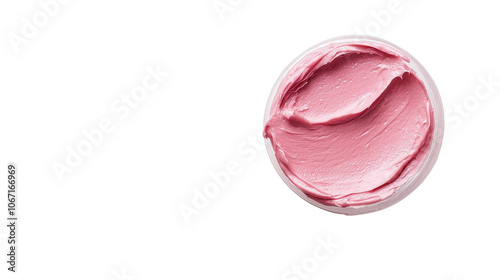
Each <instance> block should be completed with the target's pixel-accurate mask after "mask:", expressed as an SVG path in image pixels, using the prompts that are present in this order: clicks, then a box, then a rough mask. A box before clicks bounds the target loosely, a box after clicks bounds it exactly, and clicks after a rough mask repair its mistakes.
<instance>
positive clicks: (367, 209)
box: [264, 35, 444, 215]
mask: <svg viewBox="0 0 500 280" xmlns="http://www.w3.org/2000/svg"><path fill="white" fill-rule="evenodd" d="M340 42H342V43H356V42H375V43H378V44H382V45H387V46H389V47H391V48H394V49H396V50H399V51H400V52H401V53H403V54H404V55H406V56H407V57H408V58H409V60H410V61H409V63H406V64H407V65H408V67H410V69H412V70H413V71H415V73H416V75H417V77H418V78H419V79H420V80H421V81H422V82H423V84H424V86H425V88H426V90H427V95H428V97H429V100H430V102H431V105H432V109H433V112H434V131H433V132H432V133H433V135H432V143H431V147H430V150H429V152H428V154H427V157H426V159H425V160H424V162H423V164H422V165H421V166H420V168H419V170H417V172H416V173H415V174H414V176H413V177H412V178H409V179H408V180H407V181H406V182H405V183H404V184H403V185H401V186H400V187H399V188H398V189H397V190H396V191H395V192H394V193H393V194H392V195H391V196H389V197H387V198H386V199H383V200H381V201H379V202H376V203H372V204H366V205H360V206H347V207H340V206H332V205H324V204H322V203H320V202H318V201H316V200H314V199H312V198H310V197H308V196H307V195H306V194H304V193H303V192H302V190H300V189H299V188H298V187H296V186H295V185H294V184H293V183H292V182H291V181H290V180H289V178H288V177H287V176H286V175H285V173H284V172H283V170H282V169H281V167H280V165H279V163H278V160H277V159H276V156H275V154H274V149H273V146H272V144H271V141H270V140H269V139H267V138H266V139H265V144H266V149H267V153H268V155H269V158H270V159H271V162H272V164H273V166H274V168H275V169H276V171H277V172H278V174H279V175H280V177H281V179H283V181H284V182H285V184H286V185H288V187H290V189H291V190H292V191H294V192H295V193H296V194H297V195H298V196H300V197H302V199H304V200H305V201H307V202H309V203H310V204H312V205H314V206H316V207H319V208H321V209H324V210H327V211H330V212H334V213H338V214H345V215H358V214H366V213H371V212H375V211H378V210H381V209H384V208H387V207H389V206H392V205H394V204H396V203H397V202H399V201H401V200H402V199H403V198H405V197H406V196H408V195H409V194H410V193H411V192H413V191H414V190H415V189H416V188H417V187H418V186H419V185H420V184H421V183H422V182H423V181H424V179H425V178H426V177H427V175H428V174H429V173H430V171H431V169H432V168H433V167H434V164H435V163H436V161H437V158H438V155H439V151H440V149H441V144H442V141H443V133H444V110H443V104H442V101H441V97H440V96H439V92H438V89H437V87H436V84H435V83H434V81H433V80H432V78H431V76H430V75H429V73H427V71H426V70H425V69H424V67H423V66H422V65H421V64H420V63H419V62H418V61H417V60H416V59H415V58H414V57H413V56H412V55H411V54H409V53H408V52H406V51H405V50H403V49H401V48H400V47H398V46H396V45H394V44H392V43H390V42H387V41H385V40H382V39H379V38H376V37H371V36H353V35H349V36H342V37H336V38H333V39H330V40H326V41H323V42H321V43H319V44H317V45H315V46H313V47H311V48H310V49H308V50H306V51H305V52H303V53H302V54H301V55H299V56H298V57H297V58H296V59H295V60H293V61H292V63H290V64H289V65H288V67H286V68H285V70H283V72H282V73H281V75H280V76H279V78H278V80H277V81H276V83H275V84H274V87H273V89H272V91H271V94H270V96H269V100H268V102H267V107H266V111H265V115H264V126H265V125H266V123H267V121H268V120H269V118H270V117H271V116H270V113H271V106H272V103H273V100H274V98H275V96H276V93H277V91H278V88H279V86H280V84H281V82H282V80H283V78H284V77H285V76H286V75H287V73H288V72H289V71H290V69H291V68H292V67H293V66H294V65H295V64H296V63H297V62H299V61H300V60H301V59H302V58H304V56H306V55H307V54H308V53H310V52H312V51H315V50H317V49H320V48H322V47H325V46H327V45H329V44H331V43H340Z"/></svg>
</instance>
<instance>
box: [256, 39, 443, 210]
mask: <svg viewBox="0 0 500 280" xmlns="http://www.w3.org/2000/svg"><path fill="white" fill-rule="evenodd" d="M408 61H409V59H408V58H407V57H405V55H403V54H402V53H400V52H399V51H398V50H396V49H394V48H393V47H391V46H388V45H385V44H381V43H373V42H369V41H366V42H363V41H362V42H356V43H330V44H328V45H326V46H323V47H321V48H319V49H316V50H314V51H311V52H309V53H308V54H306V55H305V56H304V57H302V59H300V60H299V61H298V62H297V63H296V64H295V65H294V66H292V67H291V68H290V70H289V71H288V72H287V73H286V75H285V76H284V77H283V79H282V81H281V84H280V85H279V87H278V90H277V92H276V95H275V97H274V100H273V102H272V105H271V111H270V117H269V119H268V121H267V123H266V124H265V129H264V136H265V137H266V138H268V139H269V140H270V141H271V144H272V147H273V149H274V152H275V156H276V159H277V161H278V163H279V166H280V167H281V169H282V170H283V172H284V174H285V175H286V176H287V177H288V179H289V180H290V181H291V182H292V184H293V185H295V186H296V187H297V188H299V189H300V190H301V191H302V192H304V193H305V194H306V195H307V196H309V197H310V198H312V199H314V200H316V201H318V202H320V203H322V204H325V205H335V206H340V207H347V206H359V205H365V204H371V203H375V202H378V201H381V200H383V199H385V198H387V197H389V196H391V195H392V194H393V193H394V192H395V191H396V190H397V189H398V188H399V187H400V186H402V185H403V184H405V183H406V182H407V181H408V180H409V179H411V178H412V175H414V174H415V172H416V171H418V168H419V167H420V166H421V165H422V164H423V162H424V161H425V159H426V156H427V154H428V153H429V148H430V142H431V140H432V132H433V123H434V119H433V110H432V106H431V104H430V100H429V98H428V95H427V92H426V89H425V86H424V85H423V83H422V81H421V80H420V79H419V78H418V76H417V75H416V74H415V73H414V72H413V71H412V70H411V69H410V68H409V67H408V65H407V62H408Z"/></svg>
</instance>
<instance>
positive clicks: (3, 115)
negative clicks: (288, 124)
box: [0, 0, 500, 280]
mask: <svg viewBox="0 0 500 280" xmlns="http://www.w3.org/2000/svg"><path fill="white" fill-rule="evenodd" d="M47 1H48V0H41V3H46V2H47ZM226 1H227V0H222V1H220V3H219V2H217V1H216V2H214V1H213V0H204V1H201V0H198V1H153V0H141V1H118V0H114V1H96V0H86V1H81V0H70V1H68V3H67V4H64V5H62V4H60V5H59V10H58V11H57V12H54V13H53V15H52V17H50V18H49V19H48V22H47V23H46V25H45V26H41V27H39V28H37V29H38V31H37V32H36V33H35V35H33V36H32V38H25V41H23V43H21V44H20V45H19V46H17V45H15V44H13V43H12V42H11V39H12V38H13V37H12V36H16V35H17V36H23V35H22V30H23V27H24V25H25V24H26V23H25V22H24V21H23V18H24V17H26V18H27V19H28V20H29V21H30V22H33V16H34V15H40V14H39V12H40V11H42V12H43V9H42V8H41V6H40V4H39V3H38V2H37V1H34V0H33V1H1V3H0V33H1V34H2V40H0V93H1V99H0V124H1V127H0V128H1V140H0V143H1V145H0V163H1V166H0V169H3V170H5V171H0V174H4V175H2V177H4V179H2V181H3V183H1V184H0V185H2V186H3V187H2V188H1V190H2V191H1V196H0V197H1V203H0V213H1V214H0V217H5V218H6V215H7V211H6V210H7V206H6V187H5V186H6V183H7V182H6V180H7V178H6V176H7V175H6V169H7V163H8V162H15V163H17V165H18V169H19V174H18V175H19V194H18V195H19V205H18V207H19V208H18V216H19V219H20V220H19V232H18V238H19V240H18V241H19V244H18V248H19V249H18V252H17V254H18V264H17V265H18V266H17V269H18V273H16V274H14V273H11V272H8V271H7V264H6V263H5V262H4V261H2V264H1V265H0V271H1V272H0V275H1V276H0V278H1V279H9V280H10V279H52V280H58V279H75V280H78V279H106V280H110V279H114V280H122V279H123V280H128V279H137V280H141V279H143V280H146V279H301V278H300V277H299V276H293V274H290V271H291V269H292V267H294V266H302V265H303V264H304V263H305V264H306V266H308V267H307V269H308V270H309V272H308V273H307V275H305V276H307V277H308V278H307V279H353V280H354V279H384V280H389V279H394V280H395V279H407V280H413V279H415V280H416V279H440V280H446V279H449V280H456V279H500V272H499V271H498V264H499V263H500V255H499V253H498V252H500V238H499V236H500V228H499V213H500V203H498V200H499V195H500V183H499V180H498V176H499V163H498V162H499V158H500V145H499V143H500V132H499V129H500V125H499V121H500V110H498V108H499V106H500V85H499V84H498V82H496V83H497V84H496V85H495V86H494V87H492V88H491V92H490V94H489V95H488V96H487V97H484V95H483V96H482V97H483V98H482V100H479V99H478V98H477V97H476V95H475V92H476V90H478V91H479V92H482V93H483V94H485V93H487V91H486V90H485V88H484V86H483V85H482V83H481V82H480V80H481V79H488V77H490V79H492V80H493V81H500V69H499V59H500V52H499V50H500V39H499V38H500V37H499V36H498V26H499V19H498V18H499V17H498V11H499V8H500V7H499V6H498V5H495V4H496V3H495V1H431V0H428V1H424V0H421V1H409V0H400V1H397V2H398V3H399V4H398V3H396V4H392V3H391V1H390V0H377V1H373V0H371V1H368V0H366V1H346V0H344V1H331V0H324V1H319V0H317V1H291V0H286V1H285V0H281V1H255V0H242V1H236V0H232V1H229V2H226ZM392 2H393V1H392ZM214 3H216V4H218V5H219V6H220V7H223V4H226V5H230V6H229V7H231V9H229V10H227V11H225V12H221V11H219V12H218V11H217V10H216V9H215V8H214V6H213V5H214ZM221 3H222V4H221ZM465 3H467V4H465ZM231 5H232V6H231ZM391 5H393V6H391ZM394 5H395V6H394ZM394 7H396V9H395V10H394ZM226 8H227V7H226ZM37 13H38V14H37ZM388 14H389V16H387V15H388ZM41 16H42V18H40V19H42V20H43V15H41ZM377 19H378V21H377ZM359 30H368V33H369V34H372V35H377V36H379V37H381V38H383V39H386V40H389V41H391V42H393V43H395V44H397V45H399V46H400V47H402V48H403V49H405V50H407V51H408V52H410V53H411V54H412V55H414V56H415V57H416V58H417V59H419V61H420V62H421V63H422V64H423V65H424V66H425V67H426V69H427V70H428V71H429V73H430V74H431V75H432V77H433V78H434V80H435V82H436V84H437V86H438V88H439V90H440V92H441V95H442V99H443V103H444V106H445V109H447V110H448V112H447V117H448V122H447V124H448V126H447V128H446V135H447V139H446V141H445V143H444V146H443V149H442V151H441V155H440V158H439V160H438V162H437V164H436V166H435V168H434V169H433V171H432V172H431V174H430V175H429V177H428V178H427V179H426V180H425V182H424V183H423V184H422V185H421V186H420V187H419V188H418V189H417V190H416V191H415V192H414V193H413V194H411V195H410V196H409V197H407V198H406V199H404V200H403V201H401V202H400V203H398V204H397V205H395V206H393V207H391V208H389V209H386V210H383V211H380V212H377V213H372V214H368V215H362V216H355V217H347V216H342V215H336V214H332V213H328V212H326V211H323V210H320V209H317V208H315V207H313V206H311V205H309V204H308V203H306V202H304V201H303V200H302V199H300V198H299V197H298V196H296V195H295V194H294V193H293V192H292V191H291V190H289V188H288V187H287V186H286V185H285V184H284V183H283V182H282V181H281V179H280V178H279V176H278V175H277V173H276V172H275V170H274V169H273V167H272V165H271V163H270V161H269V159H268V157H267V153H266V152H265V151H263V150H261V148H262V147H261V146H260V145H255V146H253V145H252V144H251V141H252V139H253V138H254V137H257V136H259V137H260V132H261V129H262V119H263V114H264V108H265V104H266V102H267V98H268V94H269V92H270V90H271V88H272V86H273V83H274V82H275V80H276V79H277V77H278V76H279V74H280V73H281V71H282V70H283V68H285V66H286V65H287V64H288V63H289V62H290V61H291V60H293V59H294V58H295V57H296V56H297V55H298V54H300V53H301V52H303V51H304V50H305V49H307V48H309V47H310V46H312V45H314V44H316V43H318V42H320V41H323V40H325V39H328V38H331V37H335V36H340V35H346V34H352V33H355V32H359ZM13 34H16V35H13ZM16 38H17V37H16ZM16 49H18V51H17V52H16ZM157 65H159V67H160V68H161V69H162V71H167V70H168V72H169V73H170V75H169V77H168V78H165V79H164V80H163V82H162V83H161V84H160V85H159V87H158V88H157V89H155V90H152V91H151V92H148V95H147V97H146V98H145V99H144V100H143V101H142V102H138V103H137V108H135V109H134V110H132V111H131V113H130V115H128V116H127V117H126V118H124V119H120V115H119V114H117V113H116V112H114V111H113V110H112V109H111V106H112V104H113V102H115V100H117V99H118V100H119V98H120V96H121V95H122V94H123V95H130V94H131V90H132V89H133V88H134V87H135V86H137V85H140V84H141V83H142V80H143V78H145V77H146V76H147V75H148V72H147V70H146V68H147V67H152V68H155V67H156V66H157ZM464 104H466V106H465V107H464ZM461 108H465V109H461ZM461 110H465V111H464V112H460V111H461ZM106 118H109V119H111V120H112V121H113V124H114V130H113V131H112V132H111V133H107V134H105V135H104V138H103V141H102V143H100V144H99V145H96V146H94V147H93V149H92V151H91V152H90V154H89V155H88V156H86V157H84V158H83V160H82V161H81V163H80V164H78V165H77V166H76V167H75V168H72V172H71V173H65V174H64V175H63V179H62V181H60V180H58V177H57V176H56V173H55V172H54V169H53V164H54V162H58V163H61V164H65V157H66V156H67V154H68V152H67V150H66V149H67V147H70V148H73V149H74V148H75V147H76V146H77V145H78V143H80V142H81V141H85V136H83V134H82V131H83V130H92V129H96V128H98V126H99V122H100V121H101V120H103V119H106ZM227 164H230V165H231V164H238V167H237V168H236V169H237V171H239V173H238V174H237V175H230V176H229V179H230V182H229V184H228V185H227V186H226V187H225V188H223V189H221V190H220V192H219V193H218V194H217V195H214V196H213V198H210V199H208V203H205V204H207V205H204V206H205V207H204V208H203V209H198V210H199V211H198V210H197V211H198V212H197V214H196V215H192V216H189V217H188V218H187V219H186V217H183V215H182V214H181V213H182V212H181V211H180V207H191V206H193V203H192V200H193V199H194V198H196V192H198V191H200V190H201V191H202V190H203V188H204V186H206V185H207V184H210V183H213V179H212V177H211V176H210V173H211V172H216V173H217V172H218V173H220V172H221V171H223V172H226V171H224V170H225V169H226V165H227ZM5 218H1V221H2V222H1V225H2V226H1V227H0V241H1V245H0V250H1V255H2V257H0V259H1V260H4V259H6V256H5V255H6V254H7V246H6V245H7V244H6V238H7V237H8V232H7V228H6V227H5V225H4V223H6V220H5ZM328 238H330V239H331V240H333V241H334V242H336V243H338V245H339V247H338V248H335V249H334V251H333V252H332V253H330V254H328V256H327V258H326V259H325V260H322V261H314V260H312V259H311V258H313V257H314V256H315V253H314V252H315V251H317V250H319V249H318V248H319V247H318V246H320V244H321V243H320V242H319V241H318V240H327V239H328ZM323 253H325V251H323ZM314 264H317V266H314ZM305 276H304V275H303V277H302V278H305ZM293 277H295V278H293Z"/></svg>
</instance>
